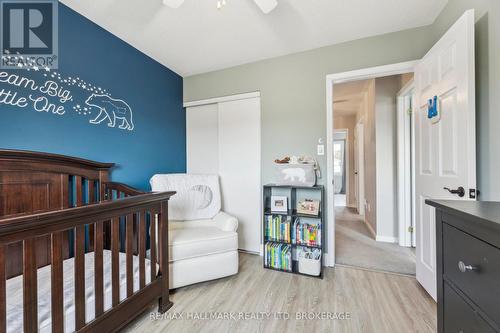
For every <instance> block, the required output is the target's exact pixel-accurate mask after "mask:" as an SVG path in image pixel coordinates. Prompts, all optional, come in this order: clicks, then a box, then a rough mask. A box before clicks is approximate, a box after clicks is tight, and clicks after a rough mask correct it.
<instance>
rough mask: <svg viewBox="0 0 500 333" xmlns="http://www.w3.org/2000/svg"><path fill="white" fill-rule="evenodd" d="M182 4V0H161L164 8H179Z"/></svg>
mask: <svg viewBox="0 0 500 333" xmlns="http://www.w3.org/2000/svg"><path fill="white" fill-rule="evenodd" d="M183 2H184V0H163V4H164V5H165V6H169V7H170V8H179V7H180V5H182V3H183Z"/></svg>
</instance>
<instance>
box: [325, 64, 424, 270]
mask: <svg viewBox="0 0 500 333" xmlns="http://www.w3.org/2000/svg"><path fill="white" fill-rule="evenodd" d="M418 62H419V60H414V61H407V62H402V63H397V64H391V65H385V66H377V67H370V68H364V69H359V70H354V71H349V72H342V73H335V74H328V75H327V76H326V146H327V147H326V164H327V168H326V170H327V181H326V192H327V205H326V206H327V219H328V221H327V230H328V235H327V245H328V253H327V254H326V253H325V261H326V262H325V264H326V265H327V266H330V267H333V266H335V203H334V199H335V198H334V193H333V128H334V123H333V85H334V84H337V83H342V82H347V81H356V80H366V79H372V78H377V77H383V76H391V75H398V74H404V73H410V72H413V71H414V68H415V65H416V64H417V63H418Z"/></svg>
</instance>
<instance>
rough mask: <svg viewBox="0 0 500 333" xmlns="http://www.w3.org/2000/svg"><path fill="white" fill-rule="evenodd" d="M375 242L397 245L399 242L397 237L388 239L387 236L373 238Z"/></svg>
mask: <svg viewBox="0 0 500 333" xmlns="http://www.w3.org/2000/svg"><path fill="white" fill-rule="evenodd" d="M375 240H376V241H377V242H384V243H397V242H399V240H398V238H397V237H388V236H378V235H377V237H376V238H375Z"/></svg>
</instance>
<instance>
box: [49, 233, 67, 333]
mask: <svg viewBox="0 0 500 333" xmlns="http://www.w3.org/2000/svg"><path fill="white" fill-rule="evenodd" d="M62 248H63V234H62V232H55V233H53V234H52V249H51V263H52V265H51V280H50V281H51V314H52V332H53V333H56V332H61V333H62V332H63V331H64V307H63V305H64V303H63V251H62Z"/></svg>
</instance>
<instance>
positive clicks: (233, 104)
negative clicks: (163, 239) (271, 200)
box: [219, 97, 262, 253]
mask: <svg viewBox="0 0 500 333" xmlns="http://www.w3.org/2000/svg"><path fill="white" fill-rule="evenodd" d="M260 151H261V148H260V98H258V97H257V98H250V99H242V100H237V101H230V102H224V103H220V104H219V175H220V179H221V190H222V203H223V207H222V209H223V210H224V211H225V212H227V213H228V214H231V215H233V216H236V217H237V218H238V222H239V224H238V238H239V248H240V249H242V250H245V251H250V252H255V253H259V252H260V225H261V224H260V223H261V201H262V196H261V174H260V156H261V155H260Z"/></svg>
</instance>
